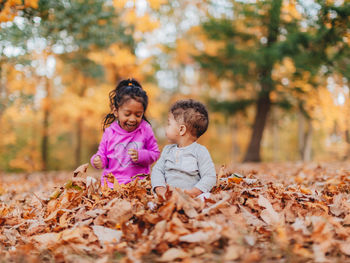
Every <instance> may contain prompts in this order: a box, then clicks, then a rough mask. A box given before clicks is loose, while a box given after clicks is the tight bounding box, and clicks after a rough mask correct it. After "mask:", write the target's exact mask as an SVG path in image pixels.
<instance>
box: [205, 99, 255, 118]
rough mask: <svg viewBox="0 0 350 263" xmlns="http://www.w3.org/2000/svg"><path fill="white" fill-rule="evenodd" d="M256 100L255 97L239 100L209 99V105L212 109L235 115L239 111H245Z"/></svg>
mask: <svg viewBox="0 0 350 263" xmlns="http://www.w3.org/2000/svg"><path fill="white" fill-rule="evenodd" d="M255 102H256V101H255V100H253V99H246V100H237V101H220V102H219V101H217V100H213V99H211V100H209V103H208V104H209V107H210V108H211V110H212V111H218V112H223V113H226V114H227V115H234V114H236V113H238V112H242V111H245V110H246V109H247V108H248V107H249V106H251V105H252V104H253V103H255Z"/></svg>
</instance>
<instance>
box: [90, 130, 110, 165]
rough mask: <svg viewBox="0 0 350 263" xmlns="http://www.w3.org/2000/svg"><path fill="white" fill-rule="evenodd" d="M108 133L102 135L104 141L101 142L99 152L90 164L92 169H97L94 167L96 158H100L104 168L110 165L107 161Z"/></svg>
mask: <svg viewBox="0 0 350 263" xmlns="http://www.w3.org/2000/svg"><path fill="white" fill-rule="evenodd" d="M107 138H108V136H107V131H105V132H104V133H103V135H102V139H101V141H100V144H99V146H98V151H97V153H95V154H94V155H93V156H92V157H91V159H90V163H91V165H92V167H94V168H96V167H95V165H94V159H95V157H96V156H100V158H101V161H102V168H105V167H106V166H107V165H108V160H107Z"/></svg>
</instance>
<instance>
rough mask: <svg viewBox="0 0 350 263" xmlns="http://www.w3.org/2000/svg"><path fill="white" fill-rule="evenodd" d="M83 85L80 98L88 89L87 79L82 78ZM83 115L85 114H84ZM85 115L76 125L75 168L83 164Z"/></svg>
mask: <svg viewBox="0 0 350 263" xmlns="http://www.w3.org/2000/svg"><path fill="white" fill-rule="evenodd" d="M77 76H79V72H77ZM82 78H83V79H82V85H81V86H80V90H79V91H78V96H79V98H81V99H82V98H84V96H85V91H86V88H87V85H88V83H87V77H85V76H82ZM82 114H83V113H82ZM83 116H84V115H82V116H79V117H78V119H77V125H76V140H77V144H76V148H75V166H76V167H78V166H80V164H81V155H82V154H81V153H82V147H83V143H82V142H83V130H84V117H83Z"/></svg>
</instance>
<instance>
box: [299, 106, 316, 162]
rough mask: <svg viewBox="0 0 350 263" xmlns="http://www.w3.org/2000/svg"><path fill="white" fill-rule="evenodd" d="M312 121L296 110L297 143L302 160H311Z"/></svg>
mask: <svg viewBox="0 0 350 263" xmlns="http://www.w3.org/2000/svg"><path fill="white" fill-rule="evenodd" d="M312 132H313V129H312V123H311V120H310V119H308V118H306V117H305V116H304V114H303V113H302V112H298V145H299V154H300V158H301V159H302V160H303V161H304V162H309V161H311V150H312V147H311V146H312Z"/></svg>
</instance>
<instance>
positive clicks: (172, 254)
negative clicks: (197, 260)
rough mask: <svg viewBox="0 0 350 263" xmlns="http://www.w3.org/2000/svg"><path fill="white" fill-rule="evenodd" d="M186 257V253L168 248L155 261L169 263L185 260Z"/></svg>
mask: <svg viewBox="0 0 350 263" xmlns="http://www.w3.org/2000/svg"><path fill="white" fill-rule="evenodd" d="M188 256H189V255H188V253H186V252H185V251H183V250H182V249H179V248H170V249H169V250H167V251H166V252H165V253H164V254H163V255H162V256H161V258H160V259H158V260H157V261H160V262H170V261H174V260H175V259H184V258H186V257H188Z"/></svg>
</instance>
